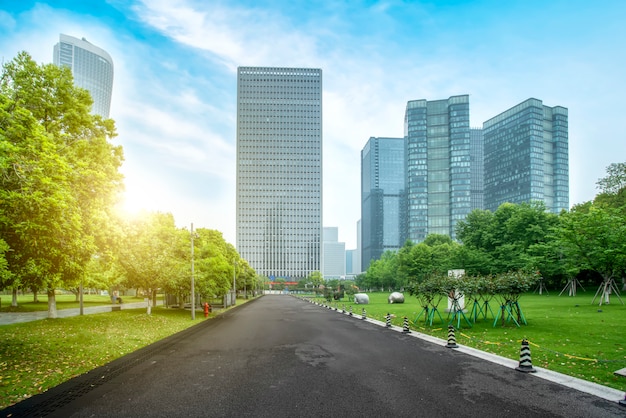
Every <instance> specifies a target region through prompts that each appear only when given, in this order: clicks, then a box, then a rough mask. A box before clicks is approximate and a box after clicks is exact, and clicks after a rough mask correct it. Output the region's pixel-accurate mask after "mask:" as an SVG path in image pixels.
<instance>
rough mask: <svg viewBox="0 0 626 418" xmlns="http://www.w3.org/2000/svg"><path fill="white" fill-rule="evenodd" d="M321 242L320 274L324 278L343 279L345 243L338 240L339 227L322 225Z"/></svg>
mask: <svg viewBox="0 0 626 418" xmlns="http://www.w3.org/2000/svg"><path fill="white" fill-rule="evenodd" d="M323 243H324V255H323V258H322V265H323V268H322V274H323V276H324V279H345V277H346V243H345V242H339V229H338V228H337V227H336V226H333V227H324V232H323Z"/></svg>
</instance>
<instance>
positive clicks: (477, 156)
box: [470, 128, 485, 210]
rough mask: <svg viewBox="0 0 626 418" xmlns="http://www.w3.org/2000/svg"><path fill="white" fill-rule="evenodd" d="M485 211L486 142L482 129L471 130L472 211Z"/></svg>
mask: <svg viewBox="0 0 626 418" xmlns="http://www.w3.org/2000/svg"><path fill="white" fill-rule="evenodd" d="M474 209H485V141H484V139H483V130H482V128H470V210H474Z"/></svg>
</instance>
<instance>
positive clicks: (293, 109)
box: [237, 67, 322, 280]
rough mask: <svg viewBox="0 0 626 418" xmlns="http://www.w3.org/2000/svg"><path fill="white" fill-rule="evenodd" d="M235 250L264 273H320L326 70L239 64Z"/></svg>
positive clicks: (293, 275)
mask: <svg viewBox="0 0 626 418" xmlns="http://www.w3.org/2000/svg"><path fill="white" fill-rule="evenodd" d="M237 250H238V251H239V254H240V255H241V257H242V258H244V259H246V260H247V261H248V263H249V264H250V266H251V267H252V268H254V269H255V270H256V272H257V273H258V274H260V275H263V276H266V277H269V278H270V279H271V278H273V277H275V278H278V277H281V278H286V279H290V280H298V279H301V278H305V277H307V276H309V275H310V273H311V272H313V271H320V272H321V268H322V265H321V257H322V70H320V69H310V68H268V67H239V68H238V70H237Z"/></svg>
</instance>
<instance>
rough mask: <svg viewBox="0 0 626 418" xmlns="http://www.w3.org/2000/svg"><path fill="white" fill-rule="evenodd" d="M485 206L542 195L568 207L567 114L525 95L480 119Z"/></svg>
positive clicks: (556, 208) (550, 203) (553, 205)
mask: <svg viewBox="0 0 626 418" xmlns="http://www.w3.org/2000/svg"><path fill="white" fill-rule="evenodd" d="M483 133H484V140H485V209H488V210H490V211H495V210H496V209H497V208H498V206H500V205H501V204H502V203H505V202H510V203H522V202H530V201H542V202H544V203H545V205H546V208H547V209H548V210H549V211H551V212H554V213H558V212H560V211H561V210H563V209H569V157H568V114H567V109H566V108H564V107H561V106H555V107H548V106H544V105H543V103H542V101H541V100H537V99H532V98H531V99H528V100H526V101H524V102H522V103H520V104H518V105H517V106H514V107H512V108H511V109H509V110H507V111H505V112H503V113H501V114H499V115H498V116H495V117H493V118H491V119H489V120H488V121H486V122H485V123H484V124H483Z"/></svg>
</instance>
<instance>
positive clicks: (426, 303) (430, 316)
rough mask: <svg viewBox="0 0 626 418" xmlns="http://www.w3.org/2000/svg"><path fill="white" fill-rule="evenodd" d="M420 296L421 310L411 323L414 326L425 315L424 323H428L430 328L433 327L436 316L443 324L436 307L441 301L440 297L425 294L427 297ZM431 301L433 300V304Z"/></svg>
mask: <svg viewBox="0 0 626 418" xmlns="http://www.w3.org/2000/svg"><path fill="white" fill-rule="evenodd" d="M420 296H421V297H420V300H421V301H422V307H423V309H422V310H421V311H420V313H419V314H418V315H417V317H416V318H415V321H413V323H414V324H416V323H417V321H418V320H419V319H420V317H421V316H422V315H424V314H425V315H424V322H425V323H428V324H429V325H430V326H432V325H433V321H434V320H435V315H438V316H439V319H440V320H441V322H442V323H443V317H442V316H441V314H440V313H439V310H438V309H437V305H439V302H440V301H441V299H442V297H441V295H435V294H427V295H420ZM433 300H435V302H433Z"/></svg>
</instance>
